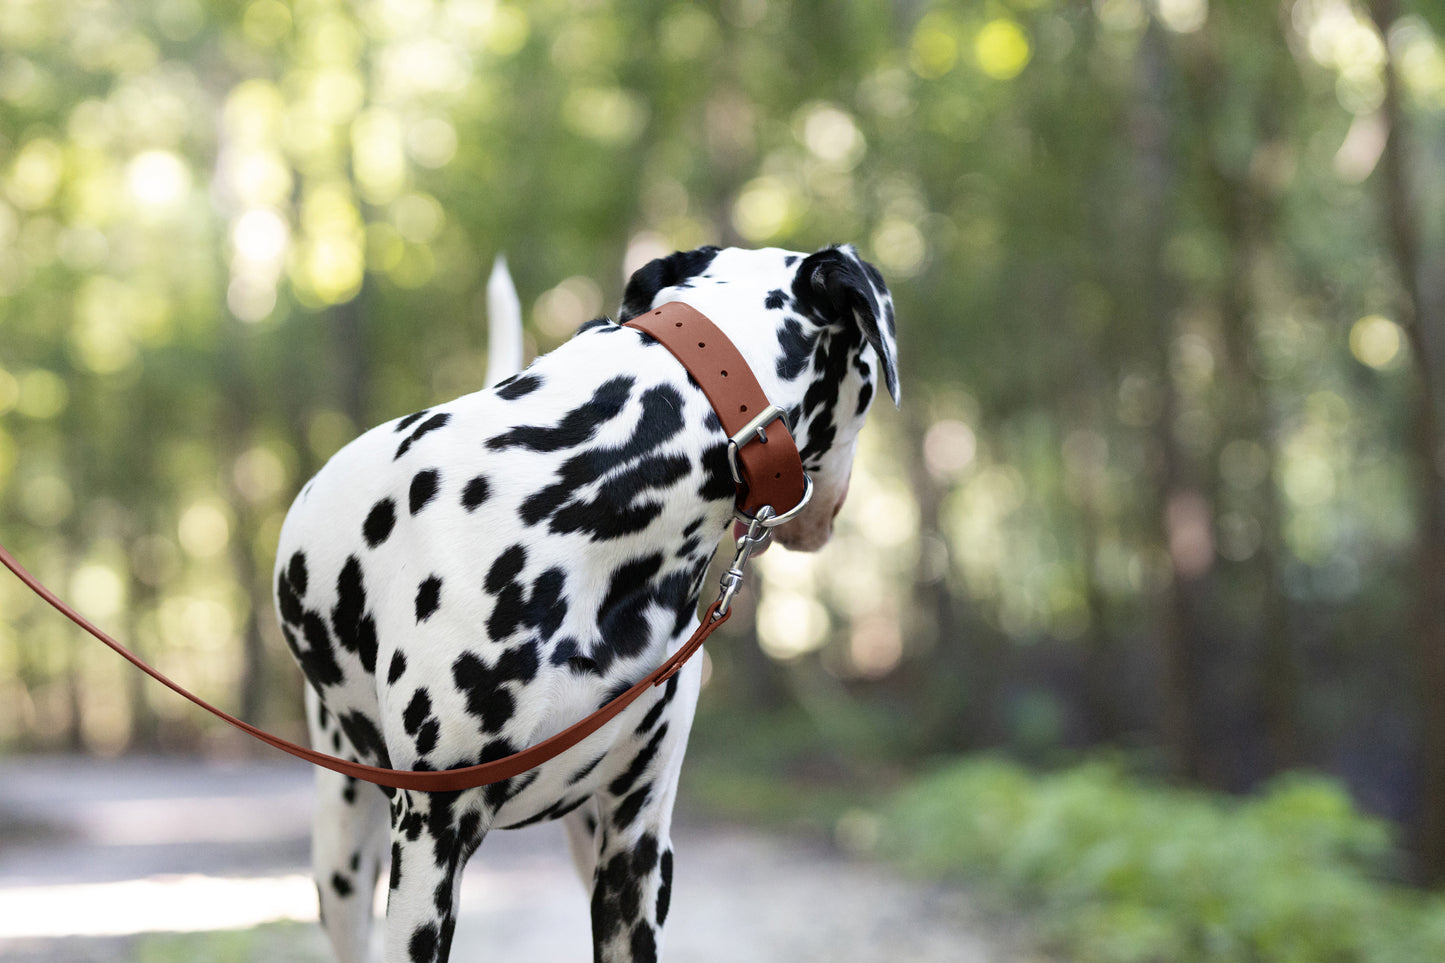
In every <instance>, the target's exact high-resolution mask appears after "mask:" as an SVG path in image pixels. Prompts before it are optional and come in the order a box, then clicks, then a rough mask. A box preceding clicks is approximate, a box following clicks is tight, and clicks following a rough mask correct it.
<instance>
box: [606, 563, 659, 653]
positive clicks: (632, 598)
mask: <svg viewBox="0 0 1445 963" xmlns="http://www.w3.org/2000/svg"><path fill="white" fill-rule="evenodd" d="M661 568H662V555H661V554H660V553H656V552H654V553H653V554H651V555H646V556H643V557H641V558H635V559H632V560H631V561H628V562H626V563H624V564H622V565H620V566H618V568H617V569H616V570H615V571H613V573H612V579H611V581H610V582H609V584H608V587H607V594H606V596H604V597H603V599H602V604H601V605H600V606H599V607H598V610H597V628H598V631H599V634H600V635H601V636H602V638H603V639H604V640H605V642H606V647H605V649H601V651H605V652H608V653H610V654H611V655H613V656H615V657H620V658H628V657H630V656H635V655H638V654H640V653H641V652H642V650H643V649H644V648H645V647H646V646H647V640H648V625H647V619H646V610H647V605H648V603H649V602H651V601H652V587H651V586H650V585H649V584H648V580H649V579H651V578H652V577H653V576H654V575H656V574H657V573H658V571H659V570H660V569H661ZM599 648H600V647H599ZM599 654H600V652H598V653H594V656H595V655H599ZM599 661H600V660H599ZM606 668H607V667H606V665H603V671H606Z"/></svg>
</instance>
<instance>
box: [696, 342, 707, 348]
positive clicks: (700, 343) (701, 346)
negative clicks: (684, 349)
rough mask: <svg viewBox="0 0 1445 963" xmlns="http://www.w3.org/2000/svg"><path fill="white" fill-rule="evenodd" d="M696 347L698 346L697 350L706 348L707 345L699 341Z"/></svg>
mask: <svg viewBox="0 0 1445 963" xmlns="http://www.w3.org/2000/svg"><path fill="white" fill-rule="evenodd" d="M697 346H698V347H699V348H706V347H707V345H705V344H703V343H702V342H701V341H699V342H698V343H697Z"/></svg>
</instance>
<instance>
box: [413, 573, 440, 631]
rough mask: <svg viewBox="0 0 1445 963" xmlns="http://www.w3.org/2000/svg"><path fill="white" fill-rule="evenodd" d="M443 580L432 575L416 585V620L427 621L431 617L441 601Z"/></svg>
mask: <svg viewBox="0 0 1445 963" xmlns="http://www.w3.org/2000/svg"><path fill="white" fill-rule="evenodd" d="M441 595H442V580H441V579H440V578H438V577H437V576H435V575H432V576H430V577H428V578H427V579H426V581H424V582H422V583H421V584H420V585H418V586H417V587H416V620H417V622H425V621H426V620H427V619H429V618H431V615H432V613H433V612H435V611H436V610H437V605H438V604H440V602H441Z"/></svg>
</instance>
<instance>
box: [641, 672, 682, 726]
mask: <svg viewBox="0 0 1445 963" xmlns="http://www.w3.org/2000/svg"><path fill="white" fill-rule="evenodd" d="M676 694H677V676H676V675H674V676H673V677H672V678H671V679H668V680H667V685H666V686H664V687H663V690H662V695H661V697H659V698H658V700H657V702H656V703H655V704H654V705H653V707H652V708H651V709H648V710H647V715H645V716H643V717H642V721H641V722H639V723H638V724H637V729H636V730H634V731H635V734H636V735H639V736H640V735H643V734H644V733H647V732H650V731H652V727H653V726H655V725H657V720H659V719H661V718H662V713H663V710H665V709H666V708H667V704H668V703H669V702H671V701H672V697H673V696H675V695H676Z"/></svg>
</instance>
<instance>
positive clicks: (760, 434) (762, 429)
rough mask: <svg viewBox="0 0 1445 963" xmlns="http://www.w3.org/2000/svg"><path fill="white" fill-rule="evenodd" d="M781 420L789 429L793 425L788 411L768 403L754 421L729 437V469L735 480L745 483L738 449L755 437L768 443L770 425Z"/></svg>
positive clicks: (791, 428)
mask: <svg viewBox="0 0 1445 963" xmlns="http://www.w3.org/2000/svg"><path fill="white" fill-rule="evenodd" d="M779 420H781V421H782V423H783V427H784V428H786V429H788V430H789V431H792V430H793V426H792V425H790V424H788V413H787V412H786V411H785V410H783V409H782V408H779V407H778V406H777V405H768V406H767V407H766V408H764V409H763V410H762V412H761V413H760V414H759V415H758V416H757V417H756V418H754V419H753V420H752V421H750V422H748V423H747V424H746V425H743V426H742V428H741V429H740V430H739V431H738V433H737V434H736V435H733V436H732V437H731V438H729V439H728V470H729V471H731V472H732V473H733V481H734V482H735V483H736V484H739V485H741V484H742V483H743V475H742V471H741V470H740V469H739V468H738V449H739V448H741V447H742V446H743V445H746V444H747V443H748V442H750V441H753V440H754V439H756V440H758V441H761V442H762V443H763V444H765V445H766V444H767V443H768V433H767V431H766V429H767V427H768V425H771V424H772V423H773V422H775V421H779Z"/></svg>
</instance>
